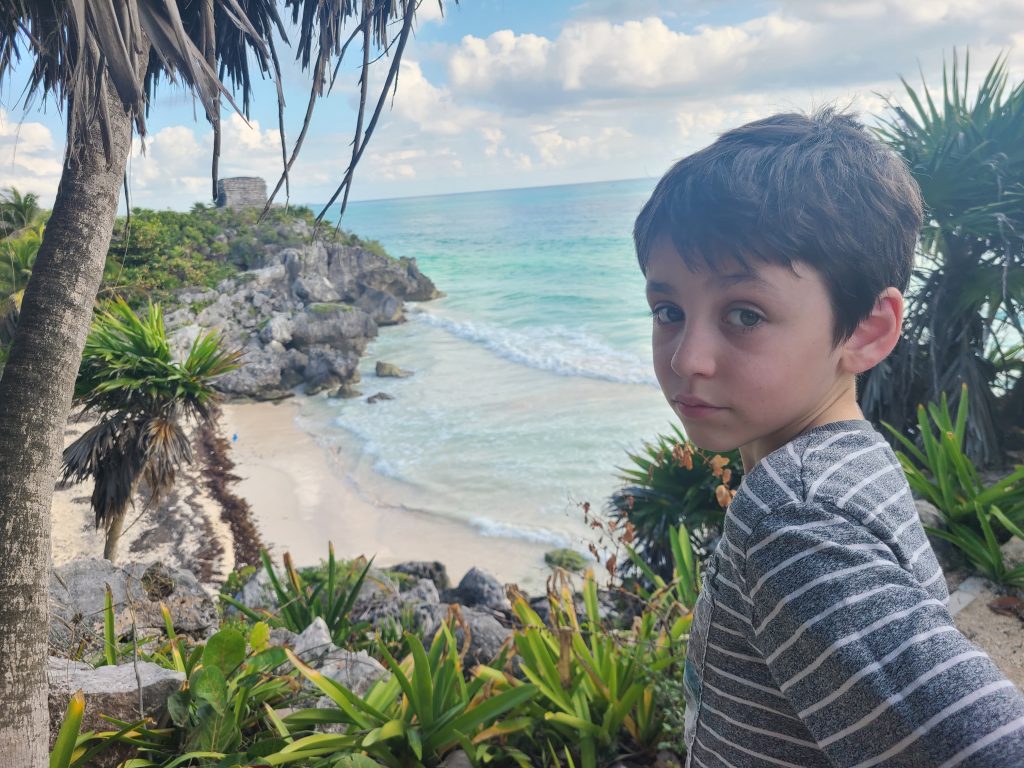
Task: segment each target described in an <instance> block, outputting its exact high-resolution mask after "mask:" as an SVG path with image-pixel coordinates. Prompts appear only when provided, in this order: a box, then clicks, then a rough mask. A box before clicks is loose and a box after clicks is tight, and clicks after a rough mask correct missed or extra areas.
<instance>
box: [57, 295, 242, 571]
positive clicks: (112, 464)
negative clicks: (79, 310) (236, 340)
mask: <svg viewBox="0 0 1024 768" xmlns="http://www.w3.org/2000/svg"><path fill="white" fill-rule="evenodd" d="M240 354H241V353H240V352H238V351H229V350H226V349H225V348H224V346H223V342H222V341H221V339H220V337H219V336H218V335H216V334H214V333H212V332H211V333H207V334H205V335H203V336H200V337H199V338H197V339H196V341H195V343H194V344H193V345H192V348H191V349H190V350H189V352H188V355H187V357H186V358H185V360H184V361H182V362H177V361H176V360H174V359H173V356H172V354H171V349H170V344H169V343H168V339H167V332H166V329H165V327H164V321H163V314H162V312H161V311H160V306H159V305H156V304H151V305H150V306H149V308H148V310H147V311H146V313H145V315H143V316H141V317H140V316H139V315H137V314H136V313H135V311H134V310H132V308H131V307H129V306H128V304H127V303H125V301H124V300H123V299H120V298H117V299H115V300H114V301H113V302H111V303H110V304H109V305H108V308H107V309H105V310H103V311H101V312H100V313H99V314H98V315H97V317H96V319H95V322H94V324H93V328H92V331H91V332H90V334H89V338H88V340H87V341H86V344H85V351H84V353H83V355H82V365H81V368H80V370H79V374H78V381H77V382H76V384H75V398H74V402H75V403H76V404H77V405H79V406H81V415H93V416H96V417H98V419H99V420H98V423H97V424H95V425H94V426H92V427H91V428H89V429H88V430H86V432H85V433H84V434H83V435H82V436H81V437H79V438H78V439H77V440H75V442H73V443H72V444H71V445H69V446H68V447H67V448H66V449H65V450H64V459H63V476H62V481H63V482H65V483H68V482H81V481H83V480H86V479H88V478H93V479H94V481H95V485H94V488H93V493H92V508H93V511H94V512H95V514H96V526H97V527H100V526H103V528H104V529H105V531H106V542H105V545H104V550H103V556H104V557H105V558H107V559H108V560H111V561H112V560H113V559H114V558H115V557H116V554H117V543H118V539H119V538H120V535H121V530H122V527H123V524H124V517H125V513H126V512H127V509H128V507H129V506H130V505H131V504H132V496H133V494H134V492H135V490H136V487H137V485H138V483H139V480H145V485H146V489H147V492H148V499H147V504H152V503H155V502H156V501H158V500H159V499H160V498H161V497H162V496H163V494H164V493H165V492H167V491H168V490H169V489H170V488H171V487H172V486H173V485H174V477H175V473H176V470H177V468H178V466H180V465H181V464H182V463H186V462H190V461H191V460H192V448H191V445H190V443H189V439H188V436H187V435H186V433H185V430H184V426H183V423H184V422H187V421H194V422H197V423H210V422H212V421H213V419H214V418H215V415H214V413H215V412H214V410H213V408H214V405H215V403H216V400H217V394H216V392H215V391H214V390H213V389H212V387H211V386H210V382H211V381H212V379H214V378H215V377H217V376H220V375H221V374H223V373H227V372H228V371H230V370H233V369H234V368H236V367H237V366H238V359H239V357H240Z"/></svg>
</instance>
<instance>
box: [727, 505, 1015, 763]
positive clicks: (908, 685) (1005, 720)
mask: <svg viewBox="0 0 1024 768" xmlns="http://www.w3.org/2000/svg"><path fill="white" fill-rule="evenodd" d="M788 512H789V510H788V509H787V514H786V515H785V516H781V515H768V516H766V517H765V518H763V519H762V520H761V521H760V522H759V523H758V525H757V526H756V527H755V528H754V529H753V530H752V531H751V532H750V535H749V537H748V539H747V547H746V561H745V573H744V576H745V580H746V589H747V593H748V595H749V597H750V599H751V601H752V602H751V605H750V607H751V618H752V624H753V638H754V641H753V642H754V645H755V646H756V647H757V649H758V650H759V651H760V652H761V653H762V654H763V656H764V659H765V662H766V663H767V665H768V667H769V670H770V672H771V675H772V677H773V678H774V679H775V681H776V683H777V684H778V686H779V689H780V690H781V691H782V693H783V694H784V695H785V696H786V697H787V698H788V700H789V702H790V704H791V705H792V707H793V709H794V710H795V711H796V713H797V715H798V717H799V718H800V720H801V721H802V722H803V723H804V724H805V725H806V727H807V729H808V730H809V731H810V733H811V734H812V736H813V737H814V739H815V741H816V742H817V743H818V745H819V747H820V748H821V749H823V750H824V751H825V753H826V754H827V755H828V758H829V759H830V760H831V761H832V762H833V764H835V765H836V766H844V767H852V766H857V768H867V767H868V766H874V765H883V766H943V767H950V766H955V765H969V766H971V768H988V767H989V766H991V767H992V768H997V767H998V768H1004V767H1005V766H1011V765H1024V697H1022V696H1021V693H1020V691H1018V690H1017V689H1016V688H1015V687H1014V686H1013V684H1012V683H1011V682H1010V681H1009V680H1007V679H1006V678H1005V677H1004V676H1003V675H1002V673H1001V672H1000V671H999V670H998V668H997V667H996V666H995V664H993V662H992V660H991V659H989V657H988V656H986V655H985V654H984V653H983V652H982V651H980V650H979V649H978V648H977V647H976V646H974V645H972V644H971V643H970V642H969V641H968V640H967V639H966V638H965V637H964V636H963V635H962V634H960V632H959V631H958V630H957V629H956V626H955V625H954V624H953V621H952V618H951V617H950V614H949V612H948V611H947V610H946V607H945V605H944V604H943V603H942V602H941V601H939V600H937V599H935V597H933V596H932V595H931V594H929V593H928V591H927V590H926V589H923V588H922V587H921V585H920V584H919V583H918V581H917V580H916V579H915V578H914V576H912V575H911V574H910V573H909V572H908V571H907V570H905V569H904V568H903V567H901V566H900V564H899V563H898V562H897V559H896V557H895V555H894V554H893V552H892V550H891V549H890V547H889V546H888V545H887V544H886V543H885V542H884V541H882V540H881V539H879V538H878V537H877V536H876V535H874V534H873V533H871V532H870V531H868V530H867V529H866V528H865V527H863V526H862V525H860V524H858V523H856V522H854V521H851V520H849V519H848V518H846V517H844V516H843V515H842V514H841V513H840V512H838V511H837V510H835V509H834V508H828V507H827V506H822V505H818V504H808V503H802V504H800V505H798V506H797V507H796V509H794V510H793V514H788ZM783 518H784V519H783ZM938 578H941V574H940V575H938Z"/></svg>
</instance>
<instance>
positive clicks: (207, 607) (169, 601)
mask: <svg viewBox="0 0 1024 768" xmlns="http://www.w3.org/2000/svg"><path fill="white" fill-rule="evenodd" d="M106 584H109V585H110V590H111V594H112V596H113V605H114V630H115V632H116V633H117V634H118V635H119V636H121V635H124V634H127V633H128V632H129V631H130V629H131V626H132V608H134V617H135V625H136V628H137V629H138V630H139V631H140V632H142V631H146V630H152V629H157V630H162V629H163V627H164V619H163V614H162V613H161V611H160V603H161V602H163V603H164V604H166V605H167V608H168V610H169V611H170V613H171V617H172V620H173V623H174V628H175V631H177V632H182V633H185V634H191V635H194V636H203V635H205V633H206V632H207V631H208V630H210V629H211V628H213V627H215V626H216V625H217V607H216V605H215V603H214V601H213V599H212V598H211V597H210V595H209V594H208V593H207V592H206V590H205V589H203V587H202V585H201V584H200V583H199V581H198V580H197V579H196V577H195V576H194V575H192V574H191V573H189V572H188V571H184V570H178V569H176V568H168V567H166V566H164V565H162V564H160V563H154V564H152V565H146V564H144V563H129V564H127V565H125V566H123V567H121V566H117V565H114V564H113V563H111V562H110V561H108V560H101V559H98V558H88V559H82V560H74V561H72V562H70V563H67V564H66V565H62V566H60V567H58V568H55V569H53V570H52V571H51V575H50V613H51V622H50V643H51V647H53V648H55V649H57V650H63V651H70V650H71V649H73V648H76V647H77V646H78V645H79V644H80V643H83V642H84V643H85V645H86V648H89V649H94V648H96V647H98V645H99V638H101V637H102V636H103V633H102V627H103V606H104V597H105V589H104V587H105V585H106Z"/></svg>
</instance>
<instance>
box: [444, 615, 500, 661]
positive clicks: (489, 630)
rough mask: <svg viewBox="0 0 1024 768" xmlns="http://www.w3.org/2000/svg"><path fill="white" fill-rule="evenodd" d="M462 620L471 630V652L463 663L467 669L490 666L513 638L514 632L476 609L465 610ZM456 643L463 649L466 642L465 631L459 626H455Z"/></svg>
mask: <svg viewBox="0 0 1024 768" xmlns="http://www.w3.org/2000/svg"><path fill="white" fill-rule="evenodd" d="M462 618H463V620H464V621H465V623H466V626H467V627H468V630H469V650H468V651H467V652H466V657H465V659H464V661H463V664H464V667H465V668H466V669H472V668H473V667H474V666H476V665H477V664H488V663H490V662H491V661H492V660H493V659H494V657H495V656H497V655H498V652H499V651H500V650H501V647H502V645H504V644H505V641H506V640H508V639H509V638H510V637H511V636H512V630H511V629H509V628H508V627H505V626H502V625H501V623H499V622H498V620H497V619H496V618H494V617H493V616H492V615H491V614H489V613H486V612H484V611H480V610H477V609H475V608H463V609H462ZM454 635H455V642H456V645H457V646H458V647H459V648H462V644H463V642H465V631H464V630H463V628H462V626H461V625H459V624H456V625H455V632H454Z"/></svg>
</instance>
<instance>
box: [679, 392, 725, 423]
mask: <svg viewBox="0 0 1024 768" xmlns="http://www.w3.org/2000/svg"><path fill="white" fill-rule="evenodd" d="M672 402H673V403H675V405H676V409H677V410H678V411H679V415H680V416H682V417H683V418H686V419H699V418H703V417H705V416H711V415H712V414H714V413H717V412H718V411H721V410H724V409H723V408H721V407H719V406H717V405H711V404H710V403H707V402H706V401H704V400H701V399H700V398H699V397H685V398H683V397H677V398H673V400H672Z"/></svg>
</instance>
